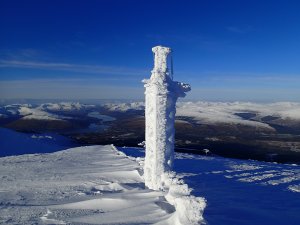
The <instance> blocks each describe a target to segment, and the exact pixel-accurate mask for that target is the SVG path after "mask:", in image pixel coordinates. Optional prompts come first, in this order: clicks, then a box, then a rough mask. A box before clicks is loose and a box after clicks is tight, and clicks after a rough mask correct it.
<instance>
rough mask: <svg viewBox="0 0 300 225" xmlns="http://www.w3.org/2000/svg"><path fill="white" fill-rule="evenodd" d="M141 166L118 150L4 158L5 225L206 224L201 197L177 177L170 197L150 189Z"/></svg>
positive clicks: (0, 216) (1, 216) (0, 185)
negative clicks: (146, 186) (146, 185)
mask: <svg viewBox="0 0 300 225" xmlns="http://www.w3.org/2000/svg"><path fill="white" fill-rule="evenodd" d="M142 166H143V160H142V159H141V158H135V157H128V156H126V155H125V154H124V153H122V152H120V151H118V150H116V149H115V148H114V147H113V146H89V147H79V148H73V149H68V150H65V151H60V152H56V153H51V154H32V155H22V156H13V157H3V158H0V224H166V225H167V224H169V225H173V224H174V225H176V224H198V222H201V221H202V212H203V209H204V207H205V202H204V201H203V202H202V201H201V203H202V205H201V206H202V208H199V205H198V204H196V203H198V202H199V200H202V199H200V198H195V197H192V196H190V195H189V194H190V190H189V189H188V188H187V187H186V185H184V184H182V183H181V182H180V181H179V179H177V178H176V177H174V176H170V178H166V181H170V184H169V187H170V189H172V190H173V191H172V193H171V192H170V193H169V194H168V195H167V193H168V192H163V191H152V190H150V189H147V188H145V185H144V180H143V177H142ZM171 187H172V188H171ZM175 194H176V195H175ZM171 200H172V201H171ZM196 220H197V221H196Z"/></svg>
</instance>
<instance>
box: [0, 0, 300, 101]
mask: <svg viewBox="0 0 300 225" xmlns="http://www.w3.org/2000/svg"><path fill="white" fill-rule="evenodd" d="M0 29H1V35H0V98H64V99H66V98H69V99H72V98H73V99H78V98H79V99H84V98H97V99H105V98H106V99H107V98H127V99H132V98H136V99H142V98H143V86H142V83H141V80H142V79H143V78H147V77H149V76H150V71H151V68H152V65H153V62H152V61H153V59H152V57H153V56H152V52H151V48H152V47H153V46H155V45H166V46H169V47H171V48H172V49H173V50H174V53H173V58H174V72H175V74H174V78H175V80H178V81H185V82H188V83H190V84H191V85H192V92H191V93H189V94H188V97H189V98H190V99H197V100H215V101H300V1H296V0H295V1H288V0H277V1H276V0H273V1H268V0H263V1H262V0H260V1H258V0H236V1H232V0H226V1H224V0H218V1H217V0H199V1H188V0H187V1H176V0H173V1H162V0H161V1H154V0H151V1H150V0H149V1H146V0H120V1H116V0H95V1H92V0H86V1H71V0H70V1H69V0H64V1H63V0H60V1H58V0H51V1H50V0H49V1H47V0H43V1H40V0H39V1H31V0H27V1H14V0H10V1H4V0H1V1H0Z"/></svg>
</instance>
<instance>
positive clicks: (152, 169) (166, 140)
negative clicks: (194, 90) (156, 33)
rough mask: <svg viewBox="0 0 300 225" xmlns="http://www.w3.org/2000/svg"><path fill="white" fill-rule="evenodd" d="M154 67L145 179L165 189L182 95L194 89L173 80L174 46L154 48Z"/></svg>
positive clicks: (148, 100)
mask: <svg viewBox="0 0 300 225" xmlns="http://www.w3.org/2000/svg"><path fill="white" fill-rule="evenodd" d="M152 51H153V53H154V68H153V70H152V74H151V77H150V79H146V80H144V81H143V82H144V83H145V85H144V86H145V88H146V91H145V95H146V97H145V119H146V137H145V138H146V156H145V166H144V178H145V184H146V186H147V187H149V188H151V189H154V190H160V189H163V186H164V184H163V180H162V175H163V174H164V173H165V172H167V171H170V170H171V169H172V166H173V161H174V143H175V139H174V138H175V128H174V124H175V113H176V101H177V99H178V97H184V96H185V92H187V91H190V90H191V87H190V85H188V84H184V83H181V82H176V81H173V78H172V76H171V75H172V74H171V71H170V68H169V66H168V61H169V56H170V53H171V49H170V48H167V47H163V46H156V47H154V48H152Z"/></svg>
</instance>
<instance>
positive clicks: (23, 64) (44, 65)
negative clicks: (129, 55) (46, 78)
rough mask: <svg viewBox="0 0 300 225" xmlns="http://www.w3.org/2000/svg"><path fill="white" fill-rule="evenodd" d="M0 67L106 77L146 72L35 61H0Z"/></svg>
mask: <svg viewBox="0 0 300 225" xmlns="http://www.w3.org/2000/svg"><path fill="white" fill-rule="evenodd" d="M0 67H7V68H31V69H47V70H57V71H71V72H82V73H97V74H106V75H141V74H145V73H147V70H141V69H134V68H124V67H109V66H100V65H82V64H81V65H80V64H69V63H51V62H36V61H19V60H0Z"/></svg>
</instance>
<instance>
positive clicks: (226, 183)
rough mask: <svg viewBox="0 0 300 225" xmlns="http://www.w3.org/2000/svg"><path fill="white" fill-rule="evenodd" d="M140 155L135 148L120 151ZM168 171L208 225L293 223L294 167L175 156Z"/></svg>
mask: <svg viewBox="0 0 300 225" xmlns="http://www.w3.org/2000/svg"><path fill="white" fill-rule="evenodd" d="M121 150H122V151H124V152H125V153H126V154H127V155H131V156H136V157H143V155H144V152H143V150H142V149H138V148H122V149H121ZM174 170H175V171H176V172H177V174H178V176H181V177H183V180H184V181H185V183H187V184H188V185H189V187H190V188H193V189H194V191H193V192H192V194H193V195H195V196H203V197H205V199H206V200H207V206H206V208H205V210H204V219H205V220H206V222H207V223H208V224H210V225H253V224H255V225H256V224H259V225H260V224H261V225H269V224H270V225H274V224H278V225H279V224H280V225H285V224H286V225H287V224H289V225H299V224H300V213H299V212H300V189H299V188H300V166H299V165H285V164H275V163H265V162H259V161H253V160H237V159H228V158H222V157H210V156H199V155H193V154H184V153H176V159H175V167H174Z"/></svg>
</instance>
